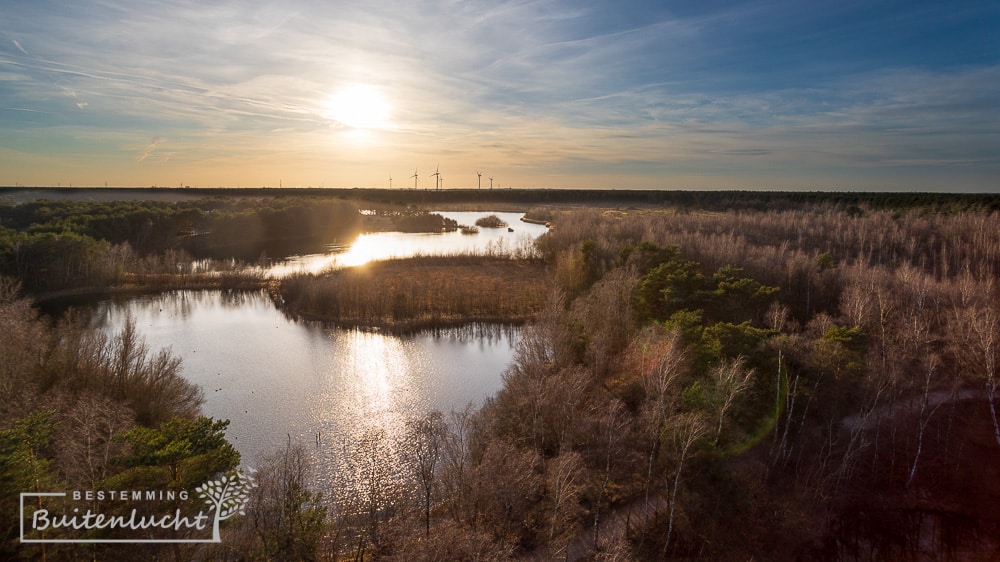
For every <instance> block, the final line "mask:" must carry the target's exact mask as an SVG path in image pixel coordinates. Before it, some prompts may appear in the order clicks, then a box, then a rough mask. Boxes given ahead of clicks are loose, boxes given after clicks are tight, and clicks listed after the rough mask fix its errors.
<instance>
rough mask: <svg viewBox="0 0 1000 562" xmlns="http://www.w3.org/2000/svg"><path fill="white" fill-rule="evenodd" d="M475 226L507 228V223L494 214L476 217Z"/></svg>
mask: <svg viewBox="0 0 1000 562" xmlns="http://www.w3.org/2000/svg"><path fill="white" fill-rule="evenodd" d="M476 226H480V227H482V228H507V223H506V222H504V221H503V219H501V218H500V217H498V216H496V215H490V216H488V217H482V218H479V219H476Z"/></svg>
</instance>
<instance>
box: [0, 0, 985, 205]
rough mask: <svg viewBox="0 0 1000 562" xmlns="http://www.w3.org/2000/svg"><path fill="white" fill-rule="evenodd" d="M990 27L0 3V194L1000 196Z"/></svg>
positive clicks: (790, 9)
mask: <svg viewBox="0 0 1000 562" xmlns="http://www.w3.org/2000/svg"><path fill="white" fill-rule="evenodd" d="M998 30H1000V2H996V1H981V2H967V1H956V2H916V1H907V2H886V1H879V0H865V1H854V0H843V1H837V2H816V1H814V0H809V1H794V0H788V1H784V0H770V1H753V2H735V1H726V2H717V1H711V0H702V1H697V2H695V1H691V2H670V1H660V2H652V1H640V2H627V1H626V2H579V1H576V0H573V1H530V0H529V1H513V2H502V1H501V2H497V1H479V0H470V1H425V0H389V1H383V2H376V1H370V0H366V1H361V0H358V1H337V0H280V1H274V2H270V1H263V0H198V1H194V2H172V1H167V0H155V1H146V0H129V1H122V2H113V1H89V0H78V1H75V2H62V1H59V2H50V1H47V0H23V1H22V0H0V185H21V186H34V185H61V186H69V185H74V186H103V185H105V184H107V185H109V186H148V185H157V186H165V187H172V186H179V185H190V186H197V187H214V186H225V187H237V186H242V187H248V186H252V187H257V186H268V187H279V186H285V187H288V186H313V187H384V188H388V187H390V183H391V187H392V188H393V189H404V188H411V189H412V188H413V187H414V183H415V182H416V185H417V187H418V188H420V189H435V188H436V187H437V186H438V185H440V186H441V187H443V188H445V189H448V188H458V187H479V186H481V187H482V188H484V189H486V188H488V187H489V184H490V183H491V180H490V178H493V180H492V183H493V186H494V187H511V186H512V187H520V188H531V187H538V188H541V187H547V188H564V187H565V188H617V189H777V190H809V191H814V190H851V191H940V192H998V191H1000V32H998ZM435 171H439V172H440V175H439V176H436V177H435V176H433V175H432V174H434V172H435ZM414 174H416V176H417V177H416V178H414V177H413V176H414ZM477 174H482V176H481V177H480V176H478V175H477ZM390 178H391V182H390ZM437 179H440V180H441V184H437V185H436V183H435V182H436V180H437Z"/></svg>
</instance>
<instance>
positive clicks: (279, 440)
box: [92, 291, 517, 477]
mask: <svg viewBox="0 0 1000 562" xmlns="http://www.w3.org/2000/svg"><path fill="white" fill-rule="evenodd" d="M128 315H131V316H132V317H133V318H135V320H136V326H137V328H138V329H139V331H140V333H141V334H142V335H143V336H144V337H145V339H146V342H147V344H148V345H149V346H150V348H151V349H153V350H156V349H159V348H170V349H171V350H172V352H173V353H174V354H175V355H177V356H178V357H180V358H181V359H182V360H183V364H182V374H183V376H184V377H185V378H187V379H188V380H190V381H191V382H193V383H195V384H197V385H199V386H200V387H202V389H203V390H204V393H205V403H204V405H203V407H202V409H203V412H204V413H205V414H206V415H209V416H212V417H215V418H224V419H229V420H230V426H229V431H228V432H227V436H228V437H229V439H230V441H231V442H232V443H233V444H234V445H235V446H236V448H237V449H238V450H239V451H240V453H241V455H242V456H243V459H244V464H246V465H249V466H253V465H254V463H256V462H257V461H258V459H259V457H260V455H262V454H267V453H271V452H274V451H277V450H280V449H281V448H283V447H284V446H285V445H286V444H287V443H288V442H289V440H290V441H291V442H292V443H301V444H303V445H305V446H306V447H307V449H308V450H309V451H311V454H312V455H313V457H314V460H315V461H317V463H318V464H319V465H321V468H322V470H320V471H319V472H320V473H321V474H320V476H321V477H322V476H323V475H322V473H323V472H324V471H325V470H331V469H333V468H334V467H335V466H336V465H337V463H338V462H340V461H341V460H342V458H341V457H342V456H343V451H344V446H345V443H348V444H349V443H350V442H352V441H357V440H358V439H360V437H361V435H363V434H364V432H365V431H367V430H369V429H371V428H379V429H381V430H383V431H384V432H385V433H386V435H387V436H388V437H390V438H398V437H399V434H400V432H401V430H402V427H403V425H404V424H405V421H406V420H407V419H409V418H412V417H415V416H419V415H422V414H424V413H426V412H428V411H429V410H431V409H439V410H442V411H444V412H448V411H450V410H452V409H461V408H463V407H464V406H465V405H466V404H469V403H472V404H474V405H478V404H480V403H481V402H482V400H483V399H484V398H485V397H487V396H489V395H491V394H493V393H495V392H496V391H497V390H499V389H500V387H501V385H502V380H501V374H502V372H503V371H504V369H505V368H506V366H507V364H508V363H509V362H510V360H511V357H512V346H513V344H514V342H515V341H516V339H517V330H515V329H509V328H505V329H501V328H499V327H496V326H494V327H488V326H480V327H470V328H467V329H464V330H462V329H459V330H446V331H443V332H439V333H423V334H418V335H412V336H390V335H384V334H378V333H371V332H363V331H358V330H345V329H339V328H336V327H331V326H328V325H324V324H322V323H319V322H311V321H300V320H293V319H290V318H289V317H287V316H286V315H285V314H284V313H282V312H281V311H280V310H278V309H276V308H275V306H274V305H273V303H272V302H271V300H270V299H269V298H268V297H267V295H266V294H264V293H263V292H249V293H248V292H238V293H225V292H222V291H200V292H199V291H174V292H169V293H164V294H160V295H153V296H144V297H137V298H132V299H126V300H117V301H116V300H107V301H102V302H98V303H96V304H95V305H94V308H93V313H92V318H93V319H94V321H95V322H96V323H97V324H98V325H99V327H100V329H102V330H105V331H107V332H116V331H118V330H120V329H121V327H122V326H123V324H124V323H125V321H126V318H127V316H128Z"/></svg>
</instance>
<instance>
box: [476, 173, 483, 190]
mask: <svg viewBox="0 0 1000 562" xmlns="http://www.w3.org/2000/svg"><path fill="white" fill-rule="evenodd" d="M476 175H477V176H479V177H478V179H476V189H482V188H483V173H482V172H480V171H479V170H476Z"/></svg>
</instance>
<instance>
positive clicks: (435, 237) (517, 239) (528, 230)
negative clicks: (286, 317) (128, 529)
mask: <svg viewBox="0 0 1000 562" xmlns="http://www.w3.org/2000/svg"><path fill="white" fill-rule="evenodd" d="M432 212H435V213H438V214H441V215H443V216H445V217H447V218H451V219H455V220H456V221H458V223H459V224H464V225H472V224H475V222H476V219H478V218H481V217H485V216H489V215H496V216H497V217H498V218H500V219H501V220H503V221H504V222H506V223H507V224H508V226H509V227H510V228H512V229H514V232H509V231H508V229H507V228H480V229H479V233H478V234H463V233H462V232H461V231H454V232H440V233H429V232H417V233H412V232H369V233H365V234H361V235H360V236H358V238H357V239H356V240H355V241H354V242H352V243H350V244H348V245H331V246H330V247H329V251H328V252H326V253H323V254H309V255H303V256H288V257H286V258H284V259H282V260H276V261H275V263H274V264H273V265H272V266H271V267H269V268H267V269H266V270H265V273H266V274H267V275H268V276H270V277H285V276H287V275H290V274H293V273H317V272H319V271H322V270H324V269H328V268H338V267H350V266H355V265H361V264H364V263H367V262H369V261H374V260H385V259H390V258H411V257H414V256H418V255H425V256H428V255H454V254H462V253H478V254H484V253H501V254H503V253H507V252H522V255H523V252H532V251H533V248H534V246H533V244H534V241H535V240H536V239H537V238H538V237H539V236H541V235H542V234H544V233H545V232H547V230H548V229H547V228H546V227H545V225H541V224H533V223H526V222H521V217H522V216H524V214H523V213H498V212H492V211H485V212H464V211H463V212H455V211H432Z"/></svg>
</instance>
